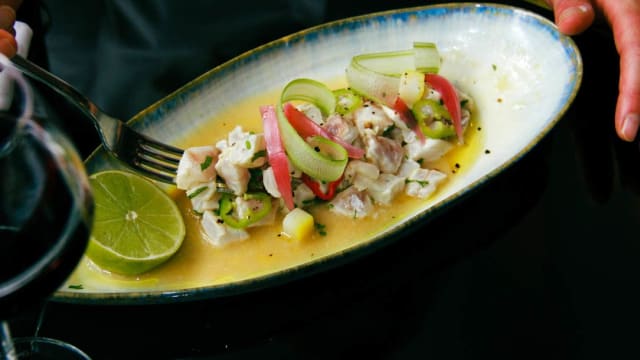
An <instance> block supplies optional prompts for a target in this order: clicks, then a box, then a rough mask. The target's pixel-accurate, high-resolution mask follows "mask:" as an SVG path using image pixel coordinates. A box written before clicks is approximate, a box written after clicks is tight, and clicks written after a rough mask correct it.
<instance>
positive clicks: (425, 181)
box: [404, 179, 429, 187]
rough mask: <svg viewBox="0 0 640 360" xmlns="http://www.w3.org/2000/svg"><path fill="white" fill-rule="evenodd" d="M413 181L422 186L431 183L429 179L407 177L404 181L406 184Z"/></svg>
mask: <svg viewBox="0 0 640 360" xmlns="http://www.w3.org/2000/svg"><path fill="white" fill-rule="evenodd" d="M412 182H413V183H416V184H418V185H420V186H421V187H425V186H427V185H429V181H427V180H412V179H406V180H405V181H404V183H405V184H408V183H412Z"/></svg>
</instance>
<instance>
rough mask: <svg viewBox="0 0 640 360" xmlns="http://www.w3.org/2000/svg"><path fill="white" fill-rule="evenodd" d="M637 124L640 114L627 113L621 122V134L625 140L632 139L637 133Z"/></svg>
mask: <svg viewBox="0 0 640 360" xmlns="http://www.w3.org/2000/svg"><path fill="white" fill-rule="evenodd" d="M638 125H640V115H638V114H629V115H627V117H625V118H624V121H623V122H622V136H624V138H625V140H627V141H633V140H634V139H635V138H636V135H637V134H638Z"/></svg>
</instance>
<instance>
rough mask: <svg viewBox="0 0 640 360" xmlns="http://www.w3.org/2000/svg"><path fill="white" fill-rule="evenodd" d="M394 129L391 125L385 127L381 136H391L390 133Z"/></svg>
mask: <svg viewBox="0 0 640 360" xmlns="http://www.w3.org/2000/svg"><path fill="white" fill-rule="evenodd" d="M395 128H396V125H395V124H392V125H391V126H389V127H387V128H386V129H384V131H383V132H382V136H386V137H389V136H390V135H391V132H392V131H393V130H394V129H395Z"/></svg>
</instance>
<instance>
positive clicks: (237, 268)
mask: <svg viewBox="0 0 640 360" xmlns="http://www.w3.org/2000/svg"><path fill="white" fill-rule="evenodd" d="M334 87H335V86H334ZM277 98H278V93H277V92H275V91H274V92H272V93H268V94H263V95H258V96H255V97H253V98H250V99H247V100H246V101H243V102H241V103H239V104H235V105H233V106H230V107H229V108H228V109H226V110H224V111H222V112H221V113H220V114H219V115H218V116H216V117H215V118H214V119H211V121H208V122H207V123H206V124H205V125H204V126H202V127H199V128H194V129H193V131H192V132H190V134H189V135H188V136H187V137H186V138H185V139H183V140H182V142H181V143H180V144H179V145H181V146H183V147H189V146H200V145H208V144H214V143H216V142H217V141H218V140H220V139H223V138H226V136H227V134H228V133H229V132H230V131H231V130H232V129H233V128H234V127H235V126H237V125H241V126H242V127H243V129H244V130H245V131H255V132H262V123H261V118H260V114H259V110H258V109H259V107H260V105H264V104H274V103H275V102H276V100H277ZM475 123H476V120H475V117H474V118H473V119H472V123H471V125H470V127H469V128H468V130H467V132H466V135H465V145H463V146H459V147H456V148H455V149H454V150H453V151H451V152H450V153H449V154H448V155H447V156H446V157H445V158H443V159H442V160H441V161H439V163H438V164H435V167H436V168H437V169H439V170H441V171H444V172H446V173H448V174H449V176H450V178H449V179H448V180H447V182H446V183H445V184H444V185H443V186H441V188H440V189H439V190H438V191H442V188H444V187H446V186H447V184H448V183H449V182H450V181H451V177H453V176H459V175H460V174H461V173H462V172H464V170H465V167H468V166H469V165H470V164H471V162H472V161H474V159H475V157H477V155H478V154H479V152H480V144H481V141H480V136H479V135H480V134H481V131H480V130H479V128H478V125H477V124H475ZM456 164H459V165H460V166H459V168H458V167H457V166H456ZM171 195H172V196H173V197H174V198H175V200H176V202H177V204H178V206H179V207H180V209H181V210H182V214H183V216H184V220H185V223H186V227H187V234H186V237H185V240H184V243H183V245H182V247H181V248H180V250H179V251H178V252H177V253H176V255H174V256H173V257H172V258H171V259H170V260H169V261H168V262H166V263H165V264H163V265H161V266H159V267H158V268H156V269H154V270H151V271H149V272H148V273H145V274H142V275H139V276H136V277H125V276H120V275H116V274H109V273H105V272H104V271H102V270H100V269H98V268H97V267H96V266H95V265H93V264H92V263H91V262H90V260H88V259H85V261H84V262H83V263H81V265H80V266H79V267H78V269H77V270H76V272H75V274H74V275H73V277H72V278H71V279H70V280H69V281H68V284H70V285H74V284H80V285H82V287H83V289H84V290H85V291H92V290H93V291H119V290H128V289H135V290H141V289H145V290H151V289H158V290H161V289H172V290H175V289H184V288H191V287H203V286H212V285H218V284H224V283H229V282H233V281H239V280H246V279H250V278H253V277H257V276H263V275H266V274H269V273H274V272H277V271H281V270H284V269H287V268H291V267H295V266H298V265H302V264H305V263H307V262H310V261H313V260H315V259H319V258H323V257H328V256H331V255H332V254H335V253H338V252H341V251H344V250H347V249H349V248H351V247H353V246H355V245H358V244H360V243H363V242H365V241H368V240H370V239H371V238H372V237H373V236H375V235H376V234H380V233H381V232H384V231H386V230H388V229H389V228H390V227H392V226H394V225H396V224H398V223H399V222H401V221H402V220H403V219H404V218H406V217H407V216H409V214H411V213H413V212H415V211H416V210H417V209H419V208H423V207H424V206H425V204H426V203H428V202H429V201H430V200H429V199H426V200H425V199H415V198H411V197H409V196H406V195H404V194H402V195H401V196H399V197H398V198H397V199H396V200H395V201H394V202H393V204H392V205H391V206H380V205H378V206H377V208H376V211H375V212H374V213H372V214H370V215H369V216H367V217H366V218H364V219H353V218H350V217H344V216H340V215H336V214H334V213H332V212H330V211H329V209H328V206H327V205H326V204H325V205H323V204H320V205H316V206H315V207H312V208H311V209H309V212H311V213H312V214H313V216H314V218H315V221H316V223H320V224H323V225H325V226H326V235H321V234H319V233H318V232H315V233H314V234H313V236H312V237H311V238H309V239H306V240H304V241H299V242H298V241H295V240H293V239H290V238H288V237H287V236H286V235H283V234H281V231H282V226H281V220H282V216H280V217H279V218H278V219H276V222H275V223H274V225H271V226H263V227H256V228H251V229H249V233H250V238H249V239H247V240H245V241H241V242H237V243H231V244H228V245H226V246H224V247H214V246H212V245H211V244H209V243H208V242H207V241H206V239H205V238H204V237H203V233H202V232H201V227H200V223H199V218H198V217H197V216H196V215H195V214H194V213H193V212H192V210H191V204H190V201H189V199H187V197H186V196H185V194H184V192H182V191H177V190H176V191H173V192H172V193H171Z"/></svg>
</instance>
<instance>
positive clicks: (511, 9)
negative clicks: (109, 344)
mask: <svg viewBox="0 0 640 360" xmlns="http://www.w3.org/2000/svg"><path fill="white" fill-rule="evenodd" d="M461 12H463V13H480V14H491V15H501V16H512V17H516V18H517V19H519V20H520V21H524V22H527V23H530V24H533V25H535V26H536V27H538V28H539V29H541V30H543V31H546V32H547V33H548V34H550V35H551V36H552V37H553V38H554V39H556V40H557V41H559V42H560V44H561V46H562V48H563V49H564V51H565V54H566V56H567V58H568V59H570V60H571V65H572V69H573V73H572V74H571V81H570V83H571V84H572V86H568V87H567V88H566V89H565V92H564V94H563V100H562V101H561V103H562V104H563V105H562V106H561V108H560V109H558V110H557V111H556V113H555V117H554V118H553V119H551V120H550V121H549V122H548V124H547V126H546V127H545V128H544V129H542V130H541V131H540V132H539V133H538V134H537V136H536V137H535V138H534V139H533V140H532V141H531V142H530V143H529V144H527V146H525V147H524V148H523V149H522V150H521V151H520V152H518V153H515V154H514V155H513V156H512V157H511V158H510V159H509V160H508V161H506V162H504V163H502V164H500V165H499V166H498V167H496V168H495V169H494V170H493V171H491V172H489V173H487V174H485V175H484V176H482V177H481V178H479V179H477V180H476V181H474V182H473V183H471V184H469V185H467V186H466V187H465V188H464V189H462V190H461V191H459V192H457V193H455V194H452V195H450V196H449V197H447V198H445V199H443V200H442V202H441V203H440V204H438V205H435V206H431V207H429V208H427V209H424V210H422V211H421V212H419V214H418V215H416V216H414V217H412V218H411V219H408V220H407V221H406V222H404V223H402V224H399V225H398V226H397V227H396V228H394V229H393V231H392V232H390V233H385V234H380V235H378V236H375V237H373V238H371V239H369V240H367V241H364V242H362V243H360V244H357V245H355V246H353V247H351V248H349V249H346V250H342V251H339V252H336V253H334V254H332V255H330V256H327V257H323V258H319V259H316V260H314V261H311V262H308V263H305V264H302V265H298V266H294V267H290V268H287V269H283V270H280V271H277V272H274V273H270V274H265V275H262V276H259V277H254V278H250V279H245V280H239V281H235V282H231V283H227V284H221V285H212V286H203V287H196V288H184V289H176V290H158V291H150V290H144V291H124V292H103V293H82V292H78V291H73V292H71V291H66V292H63V291H60V290H59V291H58V292H56V293H54V295H53V296H52V300H53V301H56V302H63V303H73V304H87V305H151V304H169V303H176V302H186V301H197V300H205V299H212V298H222V297H230V296H236V295H241V294H244V293H249V292H254V291H259V290H261V289H266V288H271V287H275V286H278V285H283V284H286V283H288V282H292V281H296V280H300V279H302V278H305V277H307V276H310V275H313V274H316V273H320V272H323V271H327V270H330V269H333V268H337V267H339V266H341V265H344V264H347V263H349V262H352V261H355V260H356V259H358V258H361V257H363V256H365V255H367V254H370V253H372V252H374V251H377V250H378V249H380V248H382V247H384V246H387V245H389V244H391V243H392V242H395V241H397V240H398V239H401V238H403V237H405V236H407V235H408V234H410V233H411V232H412V228H415V226H414V225H416V224H418V223H420V224H425V223H427V222H428V221H430V220H432V219H434V218H435V217H436V216H438V215H440V214H442V213H444V212H445V211H446V210H447V209H449V208H450V207H451V206H453V205H455V204H457V203H458V202H459V201H461V200H463V199H465V198H467V197H468V196H469V195H471V194H472V193H473V192H475V191H476V190H477V189H479V188H482V187H483V186H484V185H485V184H486V183H487V182H488V181H489V180H491V179H493V178H494V177H496V176H497V175H498V174H500V173H501V172H503V171H504V170H505V169H506V168H508V167H510V166H511V165H513V164H515V163H516V162H518V161H519V160H520V159H521V158H522V157H524V156H525V155H526V154H527V153H529V152H530V151H531V150H532V149H533V148H534V147H535V146H536V145H537V144H538V143H539V142H540V141H541V140H542V139H543V138H544V137H545V136H546V135H547V134H548V133H549V132H550V131H551V129H552V128H553V127H554V126H555V125H556V124H557V123H558V122H559V121H560V119H561V118H562V116H563V115H564V114H565V113H566V111H567V110H568V108H569V106H570V104H571V103H572V102H573V100H574V99H575V97H576V95H577V93H578V90H579V88H580V85H581V81H582V73H583V64H582V59H581V56H580V53H579V50H578V48H577V46H576V45H575V43H574V42H573V40H572V39H571V38H570V37H568V36H565V35H562V34H560V33H559V32H558V30H557V28H556V26H555V25H554V24H553V23H552V22H551V21H550V20H548V19H547V18H545V17H543V16H541V15H539V14H536V13H534V12H531V11H529V10H526V9H523V8H519V7H515V6H510V5H502V4H494V3H449V4H439V5H428V6H421V7H415V8H406V9H396V10H388V11H382V12H375V13H371V14H366V15H360V16H355V17H350V18H345V19H341V20H336V21H332V22H327V23H324V24H322V25H318V26H315V27H311V28H308V29H305V30H302V31H299V32H296V33H293V34H291V35H288V36H285V37H282V38H280V39H277V40H274V41H272V42H269V43H266V44H264V45H262V46H259V47H257V48H254V49H252V50H249V51H247V52H245V53H243V54H241V55H239V56H237V57H235V58H233V59H231V60H229V61H227V62H225V63H223V64H221V65H219V66H217V67H214V68H213V69H211V70H210V71H208V72H206V73H204V74H202V75H200V76H199V77H197V78H195V79H194V80H192V81H191V82H189V83H187V84H185V85H184V86H183V87H181V88H180V89H178V90H176V91H175V92H173V93H172V94H170V95H168V96H167V97H165V98H163V99H161V100H160V101H158V102H156V103H155V104H153V105H151V106H149V107H148V108H147V109H145V110H143V111H142V112H140V113H139V114H138V115H136V116H135V117H133V118H132V119H131V120H130V121H129V124H131V125H132V126H134V127H137V128H140V127H142V128H144V127H145V124H148V123H153V122H154V121H156V119H157V118H162V116H164V114H165V113H166V112H167V111H170V110H171V109H173V108H175V107H176V106H179V105H180V104H181V103H183V102H185V101H188V99H189V96H190V94H192V93H194V92H197V91H198V90H200V89H201V88H202V87H203V86H204V85H205V84H206V83H207V80H209V79H210V78H211V77H213V76H212V75H214V74H224V73H225V72H229V71H234V70H236V69H237V68H239V67H242V66H245V65H246V64H248V63H251V62H253V61H257V60H258V59H259V58H260V57H261V56H262V55H265V54H268V53H269V52H271V51H277V50H281V49H283V48H285V47H291V46H294V45H295V44H296V43H299V42H310V41H313V40H314V39H316V38H318V37H319V36H321V35H323V34H329V33H331V34H336V33H341V32H345V31H354V30H358V29H361V28H365V27H367V26H369V25H371V24H372V23H387V22H395V23H398V22H402V23H407V22H409V21H416V20H424V19H428V18H433V17H440V16H449V15H452V14H456V13H461ZM101 153H102V155H104V153H103V150H102V148H101V147H98V148H97V149H96V150H95V151H94V152H93V153H92V154H91V155H90V156H89V157H88V159H87V161H86V162H87V163H88V162H89V161H90V160H91V159H93V158H94V157H96V156H100V155H101ZM88 170H89V172H91V169H90V168H89V169H88Z"/></svg>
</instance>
